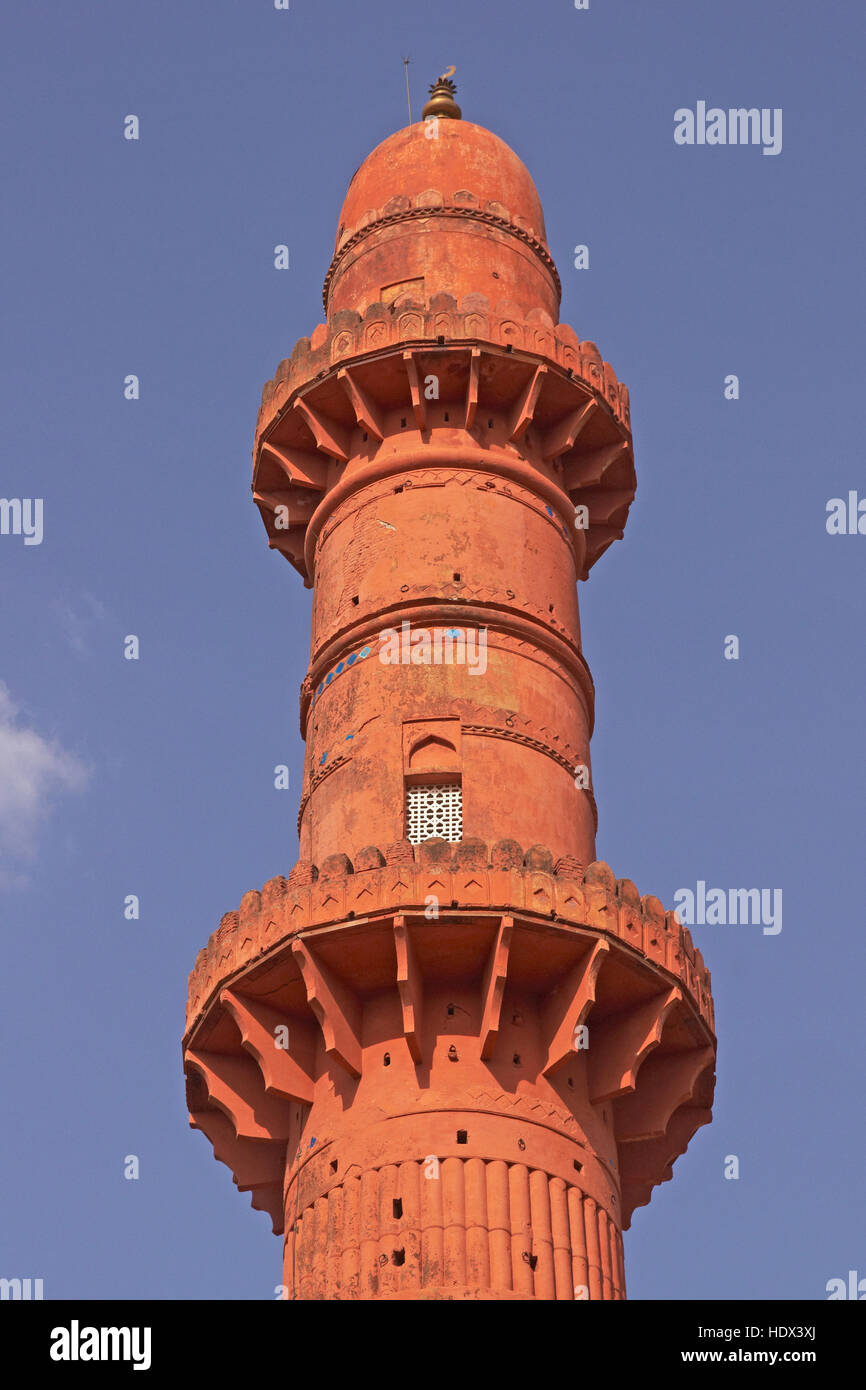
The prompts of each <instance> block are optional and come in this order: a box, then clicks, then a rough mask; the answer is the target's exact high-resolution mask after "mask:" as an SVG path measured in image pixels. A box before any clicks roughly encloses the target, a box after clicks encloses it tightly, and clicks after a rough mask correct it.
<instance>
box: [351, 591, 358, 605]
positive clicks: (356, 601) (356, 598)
mask: <svg viewBox="0 0 866 1390" xmlns="http://www.w3.org/2000/svg"><path fill="white" fill-rule="evenodd" d="M352 603H353V604H354V605H355V607H356V608H357V607H358V595H357V594H355V596H354V598H353V599H352Z"/></svg>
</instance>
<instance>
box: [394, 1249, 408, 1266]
mask: <svg viewBox="0 0 866 1390" xmlns="http://www.w3.org/2000/svg"><path fill="white" fill-rule="evenodd" d="M391 1260H392V1262H393V1263H394V1264H395V1265H404V1264H405V1263H406V1247H405V1246H403V1247H402V1249H400V1250H395V1251H393V1253H392V1255H391Z"/></svg>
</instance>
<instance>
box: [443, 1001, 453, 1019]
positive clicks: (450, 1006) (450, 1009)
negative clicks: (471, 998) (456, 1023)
mask: <svg viewBox="0 0 866 1390" xmlns="http://www.w3.org/2000/svg"><path fill="white" fill-rule="evenodd" d="M445 1012H446V1013H447V1015H448V1017H449V1018H453V1017H454V1005H453V1004H449V1005H448V1008H447V1009H446V1010H445Z"/></svg>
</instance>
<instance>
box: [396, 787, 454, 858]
mask: <svg viewBox="0 0 866 1390" xmlns="http://www.w3.org/2000/svg"><path fill="white" fill-rule="evenodd" d="M406 839H407V840H408V841H409V843H410V844H413V845H420V844H421V843H422V841H424V840H430V839H440V840H447V841H448V842H449V843H450V844H456V843H457V842H458V841H459V840H462V839H463V791H462V787H461V784H460V783H459V782H443V783H423V784H422V783H419V784H418V785H417V786H410V787H407V788H406Z"/></svg>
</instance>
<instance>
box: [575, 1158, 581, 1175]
mask: <svg viewBox="0 0 866 1390" xmlns="http://www.w3.org/2000/svg"><path fill="white" fill-rule="evenodd" d="M574 1170H575V1172H576V1173H582V1172H583V1164H582V1163H578V1161H577V1159H575V1160H574Z"/></svg>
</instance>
